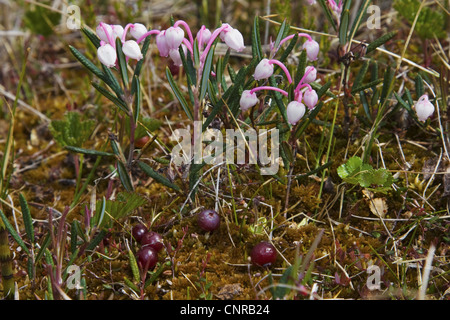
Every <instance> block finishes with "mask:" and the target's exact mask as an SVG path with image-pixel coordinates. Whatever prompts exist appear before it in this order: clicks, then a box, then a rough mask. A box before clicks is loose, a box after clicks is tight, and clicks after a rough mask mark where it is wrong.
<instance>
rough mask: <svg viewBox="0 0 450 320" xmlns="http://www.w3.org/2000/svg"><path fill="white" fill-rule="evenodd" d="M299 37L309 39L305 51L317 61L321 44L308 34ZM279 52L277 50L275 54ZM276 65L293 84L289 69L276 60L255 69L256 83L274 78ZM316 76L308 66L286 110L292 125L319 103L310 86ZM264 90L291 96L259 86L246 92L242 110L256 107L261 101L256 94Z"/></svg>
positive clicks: (270, 60) (266, 62) (277, 89)
mask: <svg viewBox="0 0 450 320" xmlns="http://www.w3.org/2000/svg"><path fill="white" fill-rule="evenodd" d="M294 36H295V35H290V36H288V37H286V38H284V39H283V40H281V42H280V44H279V47H280V46H281V45H282V44H283V43H285V42H286V41H288V40H291V39H292V38H293V37H294ZM298 36H299V37H305V38H307V40H306V41H305V43H304V44H303V49H304V50H306V55H307V57H308V59H309V60H310V61H315V60H317V55H318V54H319V44H318V43H317V42H316V41H315V40H313V39H312V38H311V36H310V35H308V34H306V33H298ZM279 47H278V48H279ZM278 48H277V50H278ZM277 50H275V52H276V51H277ZM274 65H277V66H279V67H280V68H281V69H282V70H283V72H284V74H285V76H286V79H287V81H288V82H289V84H292V82H293V80H292V77H291V75H290V74H289V71H288V69H287V68H286V66H285V65H284V64H283V63H281V62H280V61H279V60H276V59H267V58H264V59H262V60H261V61H260V62H259V64H258V65H257V66H256V68H255V73H254V74H253V77H254V79H255V80H256V81H260V80H266V79H267V78H269V77H270V76H272V75H273V72H274ZM316 76H317V70H316V68H315V67H313V66H308V67H307V68H306V69H305V73H304V75H303V77H302V78H301V80H300V81H299V83H298V84H297V86H296V87H295V89H294V100H292V101H291V102H289V104H288V105H287V108H286V113H287V120H288V122H289V123H290V124H292V125H295V124H297V122H298V121H299V120H300V119H301V118H302V117H303V116H304V115H305V112H306V107H308V109H309V110H312V109H314V107H315V106H316V104H317V101H318V96H317V92H316V91H315V90H314V89H313V88H312V87H311V85H310V83H311V82H313V81H315V80H316ZM303 88H306V90H305V91H302V89H303ZM262 90H273V91H278V92H280V93H281V94H283V95H284V96H286V97H288V96H289V94H288V92H287V91H285V90H283V89H280V88H277V87H271V86H265V85H263V86H259V87H256V88H253V89H251V90H244V92H243V93H242V96H241V99H240V109H241V110H242V111H245V110H248V109H250V108H251V107H253V106H255V105H256V104H257V103H258V102H259V99H258V97H257V96H256V92H257V91H262ZM305 105H306V107H305Z"/></svg>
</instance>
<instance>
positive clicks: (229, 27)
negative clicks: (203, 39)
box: [219, 23, 233, 41]
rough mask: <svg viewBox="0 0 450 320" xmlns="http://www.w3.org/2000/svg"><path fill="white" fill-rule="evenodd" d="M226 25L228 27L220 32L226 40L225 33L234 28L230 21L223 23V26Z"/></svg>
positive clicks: (221, 37) (220, 36) (221, 36)
mask: <svg viewBox="0 0 450 320" xmlns="http://www.w3.org/2000/svg"><path fill="white" fill-rule="evenodd" d="M224 26H226V28H225V29H224V30H222V32H220V33H219V38H220V40H222V41H225V34H226V33H227V32H228V31H230V30H233V28H232V27H231V26H230V25H229V24H228V23H222V27H224Z"/></svg>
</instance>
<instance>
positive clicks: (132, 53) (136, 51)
mask: <svg viewBox="0 0 450 320" xmlns="http://www.w3.org/2000/svg"><path fill="white" fill-rule="evenodd" d="M122 51H123V53H124V54H125V55H126V56H127V57H128V58H130V59H135V60H138V61H139V60H141V59H142V58H143V55H142V52H141V48H140V47H139V45H138V44H137V42H136V41H134V40H128V41H125V42H124V44H123V45H122Z"/></svg>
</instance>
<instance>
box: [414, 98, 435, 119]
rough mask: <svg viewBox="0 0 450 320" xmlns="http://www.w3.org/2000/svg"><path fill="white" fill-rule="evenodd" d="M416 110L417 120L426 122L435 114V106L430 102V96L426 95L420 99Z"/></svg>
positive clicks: (415, 106)
mask: <svg viewBox="0 0 450 320" xmlns="http://www.w3.org/2000/svg"><path fill="white" fill-rule="evenodd" d="M414 109H415V110H416V114H417V118H418V119H419V120H420V121H422V122H425V121H426V120H427V119H428V118H429V117H431V116H432V115H433V113H434V105H433V104H432V103H431V102H430V101H429V100H428V95H426V94H424V95H423V96H421V97H420V98H419V100H418V101H417V102H416V104H415V105H414Z"/></svg>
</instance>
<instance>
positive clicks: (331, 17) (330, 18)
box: [318, 0, 338, 31]
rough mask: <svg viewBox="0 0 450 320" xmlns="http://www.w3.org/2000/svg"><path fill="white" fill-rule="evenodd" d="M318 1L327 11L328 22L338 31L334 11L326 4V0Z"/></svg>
mask: <svg viewBox="0 0 450 320" xmlns="http://www.w3.org/2000/svg"><path fill="white" fill-rule="evenodd" d="M318 1H319V4H320V6H321V7H322V9H323V11H324V12H325V17H326V18H327V20H328V22H329V23H330V24H331V26H332V27H333V29H334V31H338V29H337V26H336V22H334V19H333V16H332V13H331V11H330V9H329V8H328V6H327V4H326V0H318Z"/></svg>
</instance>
